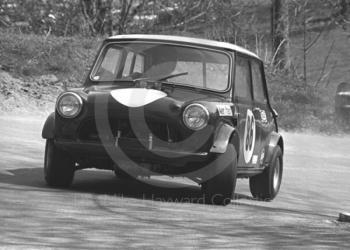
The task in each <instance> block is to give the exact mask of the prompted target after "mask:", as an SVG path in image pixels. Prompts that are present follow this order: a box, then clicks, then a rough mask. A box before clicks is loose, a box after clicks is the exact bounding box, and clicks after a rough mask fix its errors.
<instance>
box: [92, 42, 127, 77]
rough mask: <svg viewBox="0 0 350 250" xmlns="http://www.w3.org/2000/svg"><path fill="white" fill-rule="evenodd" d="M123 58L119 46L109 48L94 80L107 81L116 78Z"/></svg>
mask: <svg viewBox="0 0 350 250" xmlns="http://www.w3.org/2000/svg"><path fill="white" fill-rule="evenodd" d="M120 59H121V51H120V49H117V48H113V47H111V48H109V49H108V50H107V52H106V54H105V56H104V59H103V61H102V62H101V65H100V66H99V69H98V70H97V72H96V74H95V75H94V77H93V79H94V80H100V81H104V80H105V81H107V80H112V79H114V78H115V76H116V74H117V72H118V69H119V66H120Z"/></svg>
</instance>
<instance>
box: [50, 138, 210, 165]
mask: <svg viewBox="0 0 350 250" xmlns="http://www.w3.org/2000/svg"><path fill="white" fill-rule="evenodd" d="M55 144H56V146H57V147H59V148H61V149H63V150H65V151H66V152H69V154H70V155H71V156H72V157H73V158H74V159H76V160H77V161H78V162H79V160H82V159H83V160H84V161H85V160H87V161H89V160H92V161H93V162H96V160H99V159H100V160H106V159H108V160H112V161H114V163H115V164H117V165H118V160H123V161H125V160H127V161H133V162H137V163H150V164H159V165H165V166H167V167H169V166H170V167H176V168H182V167H184V168H189V167H190V168H191V167H195V168H197V167H200V166H201V165H202V164H204V163H205V162H207V161H208V160H210V158H211V157H210V155H211V154H209V153H208V152H187V151H181V150H174V149H169V148H164V147H157V146H154V147H152V148H151V149H148V148H145V147H142V146H139V145H135V144H136V143H133V142H132V141H131V139H129V140H125V141H119V142H118V144H117V143H115V142H114V143H112V142H109V143H104V144H102V143H100V142H82V141H74V140H62V139H56V140H55ZM99 168H102V167H99Z"/></svg>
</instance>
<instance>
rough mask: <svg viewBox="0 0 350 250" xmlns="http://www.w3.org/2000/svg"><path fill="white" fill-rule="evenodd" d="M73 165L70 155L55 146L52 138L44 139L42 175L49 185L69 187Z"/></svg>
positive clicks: (72, 175) (73, 169)
mask: <svg viewBox="0 0 350 250" xmlns="http://www.w3.org/2000/svg"><path fill="white" fill-rule="evenodd" d="M74 171H75V165H74V161H73V160H72V159H71V158H70V156H69V155H68V154H67V153H66V152H64V151H62V150H60V149H59V148H57V147H56V146H55V143H54V141H53V140H52V139H47V140H46V147H45V161H44V176H45V180H46V183H47V185H49V186H51V187H62V188H65V187H69V186H70V185H71V184H72V182H73V178H74Z"/></svg>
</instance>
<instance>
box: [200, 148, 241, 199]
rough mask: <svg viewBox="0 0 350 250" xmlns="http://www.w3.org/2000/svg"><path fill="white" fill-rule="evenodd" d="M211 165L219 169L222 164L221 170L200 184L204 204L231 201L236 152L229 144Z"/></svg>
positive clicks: (234, 180) (235, 169) (233, 188)
mask: <svg viewBox="0 0 350 250" xmlns="http://www.w3.org/2000/svg"><path fill="white" fill-rule="evenodd" d="M215 161H216V162H215V163H214V166H213V167H216V168H217V169H219V168H220V167H222V165H223V164H224V165H225V166H224V168H223V171H221V172H220V173H218V174H217V175H216V176H214V177H213V178H211V179H209V180H208V181H206V182H204V183H203V184H202V192H203V194H204V199H205V203H206V204H212V205H224V206H226V205H227V204H229V203H230V202H231V199H232V197H233V194H234V191H235V187H236V179H237V152H236V150H235V148H234V146H233V145H232V144H229V145H228V147H227V150H226V152H225V153H224V154H223V155H220V156H218V158H217V159H216V160H215Z"/></svg>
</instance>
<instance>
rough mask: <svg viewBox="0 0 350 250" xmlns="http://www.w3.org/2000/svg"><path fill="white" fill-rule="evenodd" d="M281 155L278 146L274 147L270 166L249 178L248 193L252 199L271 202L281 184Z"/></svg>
mask: <svg viewBox="0 0 350 250" xmlns="http://www.w3.org/2000/svg"><path fill="white" fill-rule="evenodd" d="M282 173H283V155H282V150H281V148H280V147H279V146H276V147H275V149H274V151H273V155H272V160H271V165H270V166H268V167H267V168H265V170H264V172H262V173H261V174H259V175H255V176H253V177H250V179H249V186H250V192H251V194H252V195H253V197H254V198H256V199H258V200H263V201H271V200H273V199H274V198H275V197H276V195H277V194H278V191H279V190H280V187H281V183H282Z"/></svg>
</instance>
